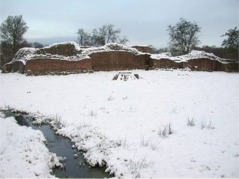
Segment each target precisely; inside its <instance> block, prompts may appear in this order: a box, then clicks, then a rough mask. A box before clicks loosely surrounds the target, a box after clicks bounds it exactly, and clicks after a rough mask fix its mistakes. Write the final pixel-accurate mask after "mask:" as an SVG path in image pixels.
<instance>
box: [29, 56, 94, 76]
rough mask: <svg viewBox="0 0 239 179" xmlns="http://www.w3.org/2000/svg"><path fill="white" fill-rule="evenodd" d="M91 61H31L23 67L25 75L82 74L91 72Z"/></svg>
mask: <svg viewBox="0 0 239 179" xmlns="http://www.w3.org/2000/svg"><path fill="white" fill-rule="evenodd" d="M91 70H92V69H91V60H90V59H84V60H79V61H67V60H60V59H32V60H28V61H27V63H26V67H25V73H26V74H27V75H46V74H64V73H82V72H89V71H91Z"/></svg>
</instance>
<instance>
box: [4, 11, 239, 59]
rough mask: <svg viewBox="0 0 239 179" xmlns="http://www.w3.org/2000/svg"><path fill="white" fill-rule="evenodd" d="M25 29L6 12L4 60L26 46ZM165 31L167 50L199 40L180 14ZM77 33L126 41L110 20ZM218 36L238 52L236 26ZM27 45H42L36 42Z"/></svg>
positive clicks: (83, 41)
mask: <svg viewBox="0 0 239 179" xmlns="http://www.w3.org/2000/svg"><path fill="white" fill-rule="evenodd" d="M27 30H28V26H27V24H26V22H25V21H24V20H23V18H22V16H21V15H20V16H8V17H7V19H6V20H5V21H4V22H2V24H1V26H0V36H1V55H2V56H4V57H5V58H6V59H7V61H8V59H11V58H12V57H13V55H14V54H15V53H16V52H17V50H18V49H19V48H21V47H24V46H29V43H27V42H26V40H25V39H24V38H23V35H24V34H25V33H26V32H27ZM167 31H168V33H169V37H170V42H169V44H170V51H171V52H174V54H177V55H180V54H186V53H189V52H190V51H191V50H192V49H195V48H196V47H197V46H198V44H199V43H200V40H199V37H198V34H199V33H200V31H201V27H199V25H198V24H197V23H196V22H190V21H187V20H186V19H184V18H181V19H180V20H179V22H178V23H176V24H175V25H169V26H168V29H167ZM77 34H78V42H79V44H80V45H82V46H101V45H105V44H106V43H111V42H117V43H122V44H125V43H127V42H128V38H127V37H126V36H123V37H121V30H120V29H119V28H115V26H114V25H112V24H105V25H103V26H101V27H99V28H94V29H93V30H92V31H91V32H87V31H86V30H85V29H83V28H80V29H79V30H78V31H77ZM222 36H223V37H225V39H224V40H223V42H222V47H224V48H225V49H229V50H230V53H236V54H238V48H239V47H238V46H239V30H238V28H237V27H235V28H233V29H229V30H228V31H227V32H226V33H225V34H223V35H222ZM30 45H33V46H37V45H38V47H41V46H42V44H40V43H36V44H30ZM236 56H237V55H236Z"/></svg>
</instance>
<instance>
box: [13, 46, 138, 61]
mask: <svg viewBox="0 0 239 179" xmlns="http://www.w3.org/2000/svg"><path fill="white" fill-rule="evenodd" d="M108 51H127V52H130V53H133V54H135V55H139V54H143V53H142V52H140V51H138V50H137V49H135V48H131V47H128V46H125V45H122V44H118V43H109V44H106V45H104V46H101V47H89V48H81V47H80V46H79V45H78V44H77V43H76V42H62V43H55V44H52V45H49V46H46V47H43V48H39V49H37V48H21V49H20V50H19V51H18V52H17V54H16V56H15V57H14V59H13V60H12V62H15V61H22V62H23V63H24V64H25V63H26V61H28V60H31V59H59V60H68V61H78V60H82V59H88V58H90V57H89V55H90V54H92V53H97V52H108Z"/></svg>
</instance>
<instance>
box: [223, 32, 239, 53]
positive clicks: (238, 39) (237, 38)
mask: <svg viewBox="0 0 239 179" xmlns="http://www.w3.org/2000/svg"><path fill="white" fill-rule="evenodd" d="M225 36H226V37H227V39H224V40H223V42H222V46H223V47H225V48H228V49H232V50H239V30H238V29H237V27H235V28H234V29H229V30H228V31H227V32H226V33H225V34H223V35H222V37H225Z"/></svg>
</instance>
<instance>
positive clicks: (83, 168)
mask: <svg viewBox="0 0 239 179" xmlns="http://www.w3.org/2000/svg"><path fill="white" fill-rule="evenodd" d="M1 112H3V113H4V114H5V116H6V117H11V116H12V117H15V119H16V120H17V123H18V124H19V125H21V126H28V127H31V128H33V129H35V130H40V131H42V133H43V134H44V136H45V138H46V140H47V145H46V146H47V148H48V150H49V151H50V152H53V153H56V155H57V156H58V157H59V156H60V157H62V159H61V160H60V161H61V163H62V164H63V165H64V168H54V169H53V174H54V175H55V176H56V177H58V178H105V177H107V178H109V177H113V176H112V175H110V174H108V173H105V172H104V171H105V167H98V166H97V167H91V166H90V165H89V164H88V163H87V162H86V161H85V159H84V156H83V154H82V152H80V151H78V150H77V149H74V148H72V146H73V143H72V142H71V141H70V139H68V138H66V137H63V136H60V135H57V134H56V133H55V131H54V130H53V129H52V127H51V126H50V125H49V124H43V125H35V124H32V121H33V120H32V117H31V116H29V115H28V114H25V113H19V112H17V113H15V112H12V110H1Z"/></svg>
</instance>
